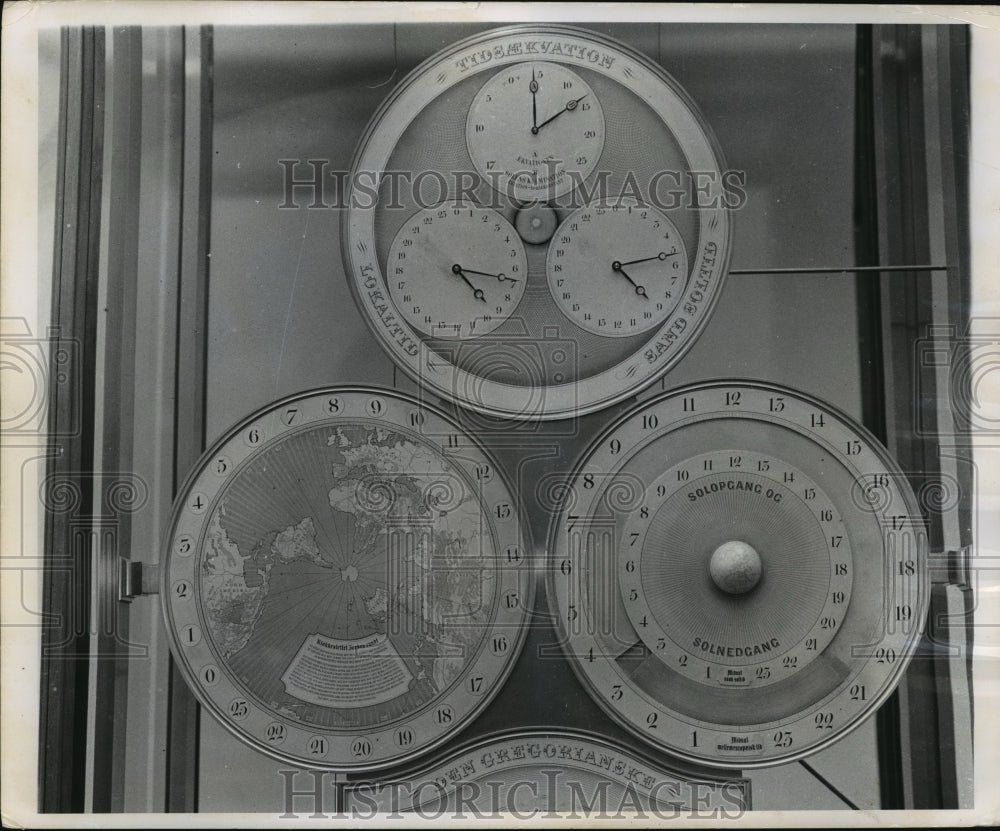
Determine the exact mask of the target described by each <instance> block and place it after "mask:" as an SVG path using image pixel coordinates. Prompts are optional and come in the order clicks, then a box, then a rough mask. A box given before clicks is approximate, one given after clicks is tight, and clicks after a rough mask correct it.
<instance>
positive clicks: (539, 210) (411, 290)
mask: <svg viewBox="0 0 1000 831" xmlns="http://www.w3.org/2000/svg"><path fill="white" fill-rule="evenodd" d="M521 168H524V170H528V171H530V173H529V174H528V175H527V176H525V175H519V174H521V173H523V171H522V170H521ZM724 170H725V168H724V165H723V162H722V157H721V154H720V153H719V151H718V149H717V147H716V144H715V141H714V139H713V138H712V136H711V133H710V131H709V129H708V127H707V125H706V124H705V122H704V120H703V119H702V117H701V116H700V115H699V114H698V113H697V111H696V110H695V107H694V105H693V104H692V103H691V101H690V100H689V99H688V97H687V96H686V94H685V93H684V91H683V90H682V89H681V88H680V87H679V86H678V84H677V83H676V82H675V81H674V80H673V79H672V78H671V77H670V76H669V75H667V73H666V72H665V71H664V70H663V69H662V67H660V66H659V65H657V64H656V63H654V62H652V61H651V60H649V59H648V58H647V57H645V56H643V55H641V54H639V53H637V52H635V51H633V50H631V49H629V48H628V47H627V46H624V45H623V44H621V43H619V42H617V41H614V40H611V39H609V38H605V37H603V36H601V35H597V34H594V33H592V32H588V31H584V30H580V29H574V28H571V27H567V26H556V25H545V26H533V25H532V26H517V27H505V28H500V29H494V30H491V31H488V32H485V33H483V34H480V35H477V36H475V37H472V38H469V39H468V40H464V41H461V42H460V43H456V44H454V45H453V46H450V47H448V48H447V49H445V50H443V51H442V52H439V53H438V54H436V55H434V56H432V57H431V58H429V59H428V60H427V61H426V62H425V63H424V64H422V65H421V66H419V67H418V68H417V69H415V70H414V71H413V72H412V73H411V74H410V75H409V76H408V77H407V78H405V79H404V80H403V81H402V82H401V83H400V84H399V86H397V88H396V89H395V90H394V91H393V92H392V93H391V94H390V95H389V97H388V98H387V99H386V100H385V102H384V103H383V104H382V106H381V107H380V109H379V110H378V112H376V113H375V115H374V116H373V118H372V121H371V123H370V124H369V126H368V128H367V130H366V132H365V134H364V136H363V137H362V139H361V141H360V143H359V145H358V149H357V153H356V155H355V160H354V164H353V166H352V176H351V179H350V183H351V190H350V192H349V193H348V194H347V204H348V210H347V211H345V212H344V220H343V222H344V225H343V229H342V239H343V245H342V250H343V254H344V262H345V267H346V272H347V276H348V282H349V285H350V286H351V289H352V291H353V292H354V295H355V298H356V300H357V302H358V305H359V308H360V309H361V310H362V313H363V316H364V317H365V319H366V321H367V322H368V324H369V326H370V328H371V330H372V332H373V333H374V334H375V336H376V337H377V338H378V340H379V342H380V343H381V344H382V345H383V347H384V348H385V349H386V350H387V351H388V353H389V354H390V355H391V357H392V358H393V359H394V360H395V361H396V362H397V364H398V365H399V366H400V367H401V368H402V369H403V370H404V371H406V372H407V373H408V374H409V375H410V376H411V377H412V378H414V379H415V380H416V381H417V383H419V384H420V385H421V387H422V388H423V389H424V390H426V391H427V392H428V393H431V394H434V395H438V396H440V397H442V398H446V399H448V400H449V401H452V402H454V403H456V404H458V405H460V406H462V407H464V408H467V409H470V410H474V411H476V412H479V413H484V414H486V415H488V416H491V417H495V418H502V419H507V420H514V419H558V418H567V417H570V416H578V415H582V414H585V413H588V412H593V411H595V410H598V409H601V408H604V407H607V406H610V405H612V404H615V403H617V402H620V401H622V400H624V399H626V398H628V397H630V396H633V395H635V394H636V393H637V392H638V391H639V390H640V389H642V388H644V387H646V386H648V385H649V384H651V383H653V382H654V381H655V380H657V379H658V378H659V377H660V376H661V375H663V373H665V372H667V371H668V369H669V368H670V367H671V366H673V365H675V364H676V363H677V361H679V360H680V359H681V358H682V357H683V355H684V354H685V352H686V351H687V350H688V349H689V348H690V346H691V345H692V344H693V343H694V341H695V339H696V338H697V337H698V335H699V334H700V333H701V332H702V331H703V330H704V327H705V325H706V324H707V322H708V320H709V317H710V315H711V313H712V310H713V309H714V307H715V304H716V302H717V300H718V297H719V295H720V292H721V290H722V286H723V282H724V279H725V274H726V270H727V268H728V263H729V251H730V239H731V217H730V208H731V207H733V202H732V199H731V198H730V197H731V196H732V194H730V193H728V192H727V184H726V183H727V179H726V176H725V173H724ZM535 174H537V175H535ZM595 203H596V204H602V205H603V204H614V203H617V204H618V205H619V206H621V207H622V209H623V212H622V211H619V212H611V213H608V215H607V216H605V215H603V214H602V215H601V216H599V217H597V220H596V221H594V222H592V223H585V222H582V221H581V220H582V218H583V216H584V215H585V214H586V213H587V210H586V209H587V208H589V207H591V206H592V205H594V204H595ZM456 209H457V210H461V209H466V210H471V215H470V216H459V215H456V214H454V211H455V210H456ZM630 209H631V212H630ZM441 211H445V212H446V213H445V216H443V217H440V218H439V216H438V214H439V213H440V212H441ZM448 211H452V213H450V214H449V213H447V212H448ZM490 211H491V212H493V213H487V212H490ZM493 214H496V215H497V216H498V217H501V218H502V220H503V221H500V220H498V219H494V218H493ZM484 217H489V218H488V219H487V221H486V222H485V223H483V222H482V220H483V218H484ZM471 220H474V221H471ZM425 222H426V223H427V224H426V225H425V224H424V223H425ZM477 223H478V224H477ZM574 224H575V225H577V226H578V227H577V228H575V229H574V228H573V226H574ZM496 225H500V226H501V227H500V230H499V231H497V230H496ZM508 225H509V226H510V228H508ZM417 226H419V228H420V230H419V232H416V231H414V230H413V229H414V227H417ZM511 229H513V234H511ZM508 238H509V240H508ZM564 238H565V239H566V242H563V239H564ZM518 241H519V242H520V246H521V249H523V252H524V254H523V258H522V255H521V253H520V249H518ZM501 243H502V245H501ZM609 246H610V247H609ZM411 252H412V254H411ZM417 252H419V253H417ZM400 254H403V255H404V256H405V262H403V263H401V262H400ZM501 255H502V257H501V258H507V259H508V260H509V262H508V263H507V266H503V265H500V264H498V263H497V262H496V259H497V257H500V256H501ZM660 255H662V257H661V256H660ZM650 257H655V259H648V258H650ZM560 258H565V259H566V262H567V263H569V262H572V263H573V264H574V265H573V268H572V273H570V272H567V271H566V269H565V266H564V264H563V263H562V262H560ZM463 260H467V262H463ZM640 260H641V262H639V261H640ZM515 263H516V264H517V265H518V267H519V276H515V275H514V274H513V271H512V269H513V265H514V264H515ZM455 266H459V268H458V269H455ZM508 266H509V267H508ZM560 267H562V271H560ZM442 272H443V273H442ZM472 272H480V273H479V274H473V273H472ZM500 273H503V274H504V275H506V277H514V278H515V279H518V280H519V281H520V282H517V283H512V282H510V281H509V280H498V278H496V277H495V276H494V277H491V276H489V275H496V274H500ZM431 274H433V275H434V276H433V278H432V277H430V276H426V275H431ZM463 275H464V277H463ZM425 276H426V278H425ZM559 280H564V281H565V282H564V283H563V284H562V285H560V284H559ZM400 283H402V284H403V286H402V288H400ZM605 284H606V285H607V288H608V291H604V290H603V289H604V287H605ZM639 286H641V287H642V291H641V292H639V293H637V291H636V289H637V287H639ZM498 289H499V290H500V291H498ZM508 297H509V298H510V299H509V300H508ZM407 298H408V299H407ZM498 308H499V311H497V309H498ZM487 316H488V319H487ZM600 321H604V323H601V322H600Z"/></svg>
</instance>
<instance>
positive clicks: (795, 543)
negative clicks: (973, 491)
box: [549, 383, 927, 768]
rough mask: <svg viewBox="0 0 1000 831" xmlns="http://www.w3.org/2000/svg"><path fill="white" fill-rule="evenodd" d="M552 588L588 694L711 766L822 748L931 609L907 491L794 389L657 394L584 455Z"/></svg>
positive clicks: (655, 738) (898, 659)
mask: <svg viewBox="0 0 1000 831" xmlns="http://www.w3.org/2000/svg"><path fill="white" fill-rule="evenodd" d="M565 496H566V499H565V503H564V505H563V508H562V510H561V513H560V514H559V515H557V516H556V517H555V518H554V520H553V524H552V529H551V537H550V541H549V550H550V552H552V554H551V556H552V562H551V563H550V568H549V573H550V575H551V576H550V584H549V591H550V592H551V596H552V598H553V602H554V606H555V608H556V610H557V612H556V613H557V617H558V619H559V621H560V625H561V627H562V630H563V635H564V647H565V649H566V651H567V653H568V654H569V656H570V658H571V661H572V662H573V664H574V667H575V669H576V671H577V673H578V675H579V676H580V677H581V678H582V679H583V681H584V682H585V684H586V685H587V687H588V688H589V690H590V691H591V693H592V694H593V696H594V697H595V699H596V700H597V701H598V702H599V703H600V704H601V705H602V706H603V707H604V708H605V709H606V710H607V711H608V712H609V713H610V714H611V715H612V716H613V717H615V718H616V719H618V720H619V721H620V722H621V723H623V724H624V725H625V726H627V727H628V728H629V729H631V730H632V731H633V732H635V733H637V734H638V735H640V736H641V737H642V738H643V739H645V740H646V741H647V742H649V743H650V744H652V745H654V746H657V747H659V748H661V749H663V750H667V751H670V752H672V753H675V754H677V755H680V756H683V757H685V758H689V759H692V760H696V761H699V762H705V763H710V764H713V765H720V766H725V767H734V768H746V767H755V766H763V765H770V764H777V763H781V762H785V761H788V760H790V759H794V758H797V757H801V756H803V755H806V754H808V753H812V752H814V751H816V750H819V749H821V748H822V747H825V746H826V745H828V744H829V743H830V742H832V741H834V740H835V739H836V738H838V737H840V736H842V735H844V733H845V732H846V731H848V730H850V729H852V728H853V727H855V726H857V724H859V723H860V722H861V720H863V719H864V717H865V716H866V715H869V714H870V713H872V712H873V711H874V710H875V709H876V708H877V706H878V705H879V704H880V703H881V702H882V701H883V700H884V699H885V697H886V696H887V695H888V694H889V693H890V692H891V691H892V689H893V687H894V685H895V683H896V681H897V679H898V678H899V675H900V673H901V672H902V670H903V668H904V667H905V665H906V663H907V661H908V659H909V657H910V654H911V652H912V650H913V648H914V644H915V643H916V640H917V638H918V637H919V630H920V626H921V622H922V620H923V617H924V615H925V612H926V603H927V576H926V548H927V538H926V533H925V530H924V526H923V520H922V517H921V515H920V513H919V510H918V509H917V507H916V504H915V499H914V497H913V494H912V492H911V491H910V489H909V486H908V484H907V482H906V480H905V478H904V477H903V476H902V474H901V473H900V472H899V470H898V469H897V468H896V467H895V465H894V464H893V463H892V461H891V459H890V458H889V456H888V454H887V453H886V452H885V450H884V449H882V448H881V447H880V446H879V445H878V444H877V442H876V441H875V440H874V439H872V437H871V436H869V435H868V434H867V432H866V431H864V429H863V428H861V427H860V426H859V425H857V424H855V423H853V422H852V421H851V420H850V419H848V418H847V417H846V416H844V415H843V414H841V413H839V412H837V411H836V410H834V409H833V408H831V407H829V406H828V405H825V404H823V403H821V402H819V401H817V400H814V399H812V398H809V397H807V396H804V395H801V394H799V393H796V392H794V391H791V390H787V389H782V388H778V387H770V386H764V385H756V384H747V383H732V384H728V383H713V384H709V385H701V386H697V387H691V388H687V389H683V390H679V391H676V392H672V393H669V394H666V395H663V396H660V397H658V398H655V399H652V400H650V401H648V402H646V403H644V404H642V405H640V406H639V407H637V408H635V409H633V410H632V411H631V412H630V413H629V414H627V415H626V416H624V417H623V418H622V419H620V420H619V421H618V422H617V423H616V424H614V425H613V426H612V427H610V428H609V429H608V430H607V431H606V432H605V434H604V435H602V436H601V437H599V438H598V439H597V440H595V442H594V443H593V444H592V445H591V447H590V448H589V449H588V451H587V452H586V453H585V454H584V456H583V458H582V461H581V463H580V464H579V465H578V467H577V470H576V472H575V473H574V474H573V475H572V477H571V479H570V481H569V482H568V484H567V487H566V492H565Z"/></svg>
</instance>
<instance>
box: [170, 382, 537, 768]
mask: <svg viewBox="0 0 1000 831" xmlns="http://www.w3.org/2000/svg"><path fill="white" fill-rule="evenodd" d="M529 551H530V549H529V548H528V546H527V544H526V541H525V539H524V538H523V535H522V526H521V524H520V520H519V512H518V509H517V502H516V500H515V499H514V497H513V496H512V494H511V492H510V490H509V489H508V487H507V485H506V483H505V481H504V477H503V475H502V474H501V472H500V471H499V469H498V468H497V467H496V465H495V463H494V462H493V460H492V459H491V458H490V457H489V456H487V454H486V453H485V451H484V450H483V449H482V448H480V446H479V445H478V444H477V443H476V442H475V440H474V439H472V438H470V437H469V436H468V435H466V434H464V433H463V432H462V431H461V430H460V429H459V428H458V427H457V426H456V425H455V424H454V423H452V422H451V421H450V420H449V419H448V418H446V417H445V416H444V415H443V414H441V413H439V412H438V411H436V410H434V409H432V408H428V407H427V406H425V405H422V404H421V403H419V402H417V401H415V400H413V399H410V398H408V397H406V396H403V395H400V394H398V393H395V392H390V391H388V390H381V389H365V388H356V387H351V388H331V389H327V390H321V391H317V392H313V393H308V394H303V395H299V396H295V397H293V398H289V399H285V400H283V401H279V402H276V403H275V404H273V405H271V406H269V407H267V408H265V409H264V410H261V411H260V412H258V413H256V414H255V415H253V416H252V417H250V418H249V419H247V420H246V421H245V422H244V423H243V424H242V425H240V426H239V427H237V428H236V429H234V430H233V431H231V432H230V433H229V434H228V435H227V436H224V437H223V439H222V440H221V441H220V442H218V443H217V445H216V446H215V447H213V448H212V449H211V450H210V451H209V452H208V453H207V454H206V455H205V456H204V457H203V459H202V460H201V463H200V464H199V465H198V466H197V468H196V469H195V471H194V473H193V474H192V476H191V477H190V479H189V480H188V482H187V484H186V485H185V486H184V488H183V489H182V491H181V493H180V495H179V496H178V499H177V501H176V503H175V509H174V514H173V517H172V520H171V524H170V528H169V531H168V534H167V538H166V542H165V545H164V552H165V554H164V558H163V559H164V565H163V569H162V573H163V585H162V589H161V596H162V597H163V598H164V610H165V615H166V622H167V630H168V632H169V635H170V639H171V645H172V648H173V652H174V655H175V657H176V660H177V662H178V664H179V666H180V667H181V670H182V671H183V673H184V674H185V676H186V678H187V680H188V682H189V684H190V685H191V687H192V689H194V691H195V693H196V694H197V696H198V698H199V699H200V701H201V703H202V704H203V705H204V707H205V708H206V710H207V711H208V712H210V713H211V714H212V715H213V716H214V717H215V718H217V719H218V720H219V721H220V722H221V723H222V724H223V725H224V726H225V727H226V728H228V729H229V730H230V731H232V732H233V733H235V734H236V735H237V737H238V738H240V739H241V740H243V741H245V742H247V743H248V744H250V745H251V746H253V747H256V748H257V749H259V750H261V751H263V752H265V753H269V754H271V755H273V756H276V757H279V758H281V759H283V760H285V761H288V762H291V763H294V764H298V765H304V766H308V767H311V768H330V769H336V770H365V769H373V768H379V767H385V766H386V765H390V764H394V763H397V762H401V761H404V760H406V759H409V758H411V757H413V756H415V755H417V754H419V753H421V752H423V751H425V750H427V749H429V748H431V747H434V746H436V745H437V744H439V743H441V742H442V741H444V740H445V739H447V738H448V737H450V736H452V735H454V734H455V733H456V732H457V731H458V730H460V729H461V728H462V727H464V726H465V725H466V724H468V723H469V721H471V720H472V719H473V718H474V716H475V715H476V714H477V713H478V712H479V711H481V710H482V708H483V707H485V706H486V704H487V703H488V702H489V701H490V699H491V698H492V697H493V695H494V694H495V693H496V692H497V691H498V689H499V687H500V685H501V684H502V683H503V680H504V679H505V677H506V675H507V673H508V671H509V670H510V668H511V666H512V664H513V661H514V659H515V657H516V656H517V653H518V650H519V647H520V643H521V639H522V636H523V631H524V627H523V625H522V624H523V623H524V620H525V616H526V615H527V614H528V610H530V609H531V606H532V601H531V598H532V593H533V589H534V581H533V578H532V576H531V575H530V566H529V558H528V552H529Z"/></svg>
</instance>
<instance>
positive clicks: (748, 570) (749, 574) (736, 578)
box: [708, 540, 763, 594]
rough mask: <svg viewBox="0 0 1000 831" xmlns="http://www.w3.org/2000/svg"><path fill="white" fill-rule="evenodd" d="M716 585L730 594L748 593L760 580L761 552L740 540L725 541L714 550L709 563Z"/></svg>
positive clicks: (761, 568) (761, 567)
mask: <svg viewBox="0 0 1000 831" xmlns="http://www.w3.org/2000/svg"><path fill="white" fill-rule="evenodd" d="M708 569H709V572H710V573H711V575H712V580H713V582H714V583H715V585H716V586H718V587H719V588H720V589H722V591H724V592H726V593H728V594H746V593H747V592H748V591H751V590H752V589H753V588H754V587H756V585H757V584H758V583H759V582H760V576H761V572H762V570H763V566H762V564H761V561H760V554H758V553H757V550H756V549H755V548H754V547H753V546H752V545H748V544H747V543H745V542H741V541H740V540H730V541H729V542H724V543H723V544H722V545H720V546H719V547H718V548H716V549H715V551H713V552H712V558H711V560H710V561H709V564H708Z"/></svg>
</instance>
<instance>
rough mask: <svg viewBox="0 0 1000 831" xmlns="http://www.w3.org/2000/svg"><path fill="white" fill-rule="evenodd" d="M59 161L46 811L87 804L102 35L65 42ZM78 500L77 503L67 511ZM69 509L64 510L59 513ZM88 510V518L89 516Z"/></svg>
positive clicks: (44, 701) (70, 35) (49, 474)
mask: <svg viewBox="0 0 1000 831" xmlns="http://www.w3.org/2000/svg"><path fill="white" fill-rule="evenodd" d="M61 41H62V42H61V55H62V56H61V70H60V76H61V77H60V116H59V122H60V126H59V144H60V147H59V161H58V174H57V175H58V185H57V189H58V190H57V198H56V224H57V227H56V233H55V238H54V245H55V251H54V260H53V261H54V263H55V274H54V275H53V283H54V291H53V309H52V321H53V326H54V327H55V328H56V329H57V330H58V331H59V333H60V336H61V337H62V338H66V339H71V341H72V342H73V344H74V346H75V347H76V349H77V351H78V355H79V359H80V360H79V363H78V371H77V372H76V373H75V374H74V376H73V377H70V378H68V379H67V381H66V382H64V383H58V375H59V372H58V371H57V368H56V364H55V363H54V361H55V359H56V357H57V356H56V355H51V356H50V359H51V360H52V361H53V363H52V367H51V371H50V373H49V375H50V385H51V386H50V389H49V400H48V405H49V424H48V428H49V435H50V436H52V437H53V440H52V443H51V445H50V461H49V463H48V465H47V470H46V482H45V484H44V485H43V490H44V493H43V495H42V498H43V500H44V501H45V503H46V515H45V558H46V565H45V574H44V577H43V603H44V608H43V612H44V614H45V615H46V617H47V618H48V619H49V620H50V621H52V622H51V623H49V624H48V625H46V627H45V629H43V631H42V679H41V680H42V684H41V702H40V706H41V713H40V715H41V735H40V748H39V809H40V810H42V811H60V812H61V811H81V810H83V808H84V805H85V803H86V793H85V789H86V758H87V747H86V739H87V726H88V720H87V712H88V710H87V708H88V705H89V703H90V701H89V679H88V672H87V667H88V659H89V655H90V637H89V631H88V630H89V628H90V627H89V621H90V611H91V610H90V606H91V603H90V594H89V590H90V580H91V567H90V561H89V557H90V552H89V551H88V550H87V549H88V548H89V546H87V545H80V544H79V541H80V540H81V539H84V538H89V534H87V533H86V529H87V520H86V519H85V517H86V514H87V513H89V506H90V505H91V504H92V501H93V480H92V474H93V469H94V446H93V435H94V434H93V430H94V416H93V404H94V375H95V334H96V314H97V308H96V306H97V302H96V301H97V285H98V271H97V269H98V265H99V253H100V236H101V235H100V228H101V213H100V206H101V182H102V177H101V162H102V157H103V135H104V130H103V63H104V39H103V30H95V29H93V28H84V29H65V30H64V31H63V33H62V39H61ZM66 498H68V499H69V500H70V501H69V502H68V503H66V502H60V500H62V499H66ZM57 502H59V507H60V510H55V507H56V503H57ZM81 509H82V510H81Z"/></svg>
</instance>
